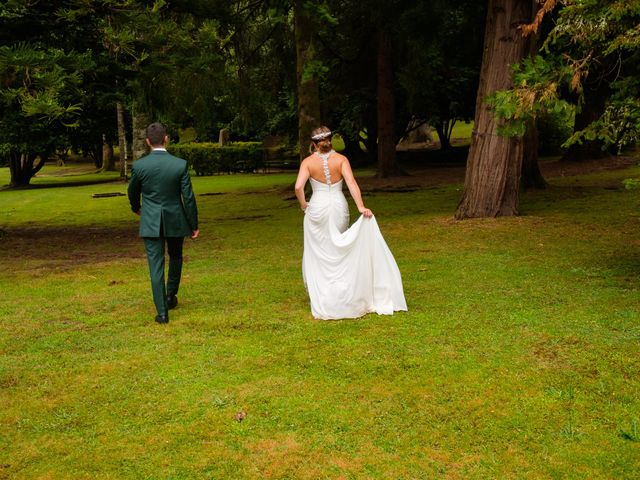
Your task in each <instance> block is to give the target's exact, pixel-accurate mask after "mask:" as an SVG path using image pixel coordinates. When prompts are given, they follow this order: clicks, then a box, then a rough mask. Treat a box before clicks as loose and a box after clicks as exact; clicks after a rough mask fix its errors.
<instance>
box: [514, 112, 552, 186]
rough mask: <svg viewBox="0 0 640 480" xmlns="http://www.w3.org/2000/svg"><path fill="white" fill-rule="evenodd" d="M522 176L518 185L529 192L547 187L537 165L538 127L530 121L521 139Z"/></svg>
mask: <svg viewBox="0 0 640 480" xmlns="http://www.w3.org/2000/svg"><path fill="white" fill-rule="evenodd" d="M523 149H524V151H523V157H522V175H521V177H520V185H521V186H522V187H523V188H526V189H529V190H541V189H543V188H546V187H547V181H546V180H545V179H544V177H543V176H542V172H541V171H540V165H539V164H538V127H536V122H535V121H534V120H531V121H529V122H528V123H527V130H526V132H525V134H524V138H523Z"/></svg>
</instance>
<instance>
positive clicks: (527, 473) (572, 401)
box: [0, 167, 640, 479]
mask: <svg viewBox="0 0 640 480" xmlns="http://www.w3.org/2000/svg"><path fill="white" fill-rule="evenodd" d="M43 174H49V175H51V176H46V175H40V176H38V177H37V178H36V179H35V180H34V186H35V187H37V188H32V189H27V190H3V191H0V201H1V205H2V208H1V209H0V265H1V270H0V288H1V292H2V295H1V296H0V318H1V321H0V406H2V408H0V478H11V479H50V478H51V479H96V478H99V479H140V478H149V479H203V478H210V479H229V478H231V479H244V478H247V479H260V478H291V479H318V478H367V479H368V478H376V479H390V478H393V479H412V478H460V479H463V478H464V479H467V478H472V479H486V478H545V479H546V478H563V479H564V478H576V479H578V478H579V479H585V478H589V479H591V478H616V479H617V478H629V479H630V478H637V474H638V471H639V469H640V353H639V352H640V349H639V347H640V296H639V294H640V276H639V272H640V213H638V212H639V207H640V191H638V190H625V189H624V188H623V186H622V180H623V179H625V178H629V177H633V176H636V177H637V176H640V167H633V168H632V169H628V170H624V171H613V172H604V173H600V174H597V175H595V174H594V175H585V176H581V177H562V178H551V179H549V181H550V183H551V186H550V188H549V189H547V190H545V191H543V192H534V193H526V194H523V197H522V199H521V210H522V212H523V215H522V216H521V217H518V218H500V219H482V220H470V221H464V222H457V221H454V220H453V218H452V216H453V212H454V211H455V208H456V205H457V202H458V200H459V199H460V196H461V185H440V186H435V187H434V186H432V187H425V188H421V189H417V190H413V189H411V190H412V191H408V192H406V191H405V192H402V193H400V192H396V193H389V192H387V193H380V192H367V191H365V193H364V196H365V201H366V203H367V206H369V207H370V208H372V209H373V211H374V212H375V213H376V217H377V220H378V223H379V225H380V228H381V230H382V232H383V234H384V236H385V238H386V240H387V243H388V244H389V247H390V248H391V251H392V252H393V253H394V255H395V257H396V260H397V262H398V265H399V267H400V270H401V272H402V275H403V281H404V288H405V295H406V298H407V303H408V306H409V311H408V312H402V313H398V314H396V315H394V316H377V315H375V314H374V315H368V316H366V317H364V318H362V319H358V320H347V321H329V322H322V321H316V320H314V319H313V318H312V317H311V314H310V311H309V304H308V299H307V296H306V292H305V290H304V286H303V283H302V278H301V271H300V268H301V255H302V217H303V214H302V213H301V212H300V210H299V208H298V207H297V203H296V202H295V200H294V199H293V193H292V191H291V190H292V188H291V187H292V184H293V181H294V178H295V174H294V173H286V174H271V175H222V176H214V177H197V178H194V179H193V183H194V189H195V191H196V193H197V194H198V197H197V198H198V206H199V209H200V217H201V238H200V239H198V240H196V241H187V242H186V245H185V255H186V258H185V259H186V263H185V267H184V273H183V283H182V286H181V290H180V293H179V295H178V297H179V299H180V304H179V306H178V308H177V309H176V310H174V311H172V312H171V317H170V318H171V320H170V323H169V324H168V325H157V324H155V323H154V321H153V317H154V315H155V312H154V308H153V303H152V300H151V293H150V287H149V284H148V273H147V265H146V259H145V256H144V251H143V247H142V242H141V241H140V240H139V239H138V238H137V223H136V222H137V217H136V216H135V215H133V214H132V213H131V212H130V210H129V207H128V203H127V201H126V197H125V196H114V197H107V198H94V197H93V194H95V193H122V194H124V193H125V191H126V186H125V185H124V184H122V183H98V184H86V183H90V182H94V181H98V180H99V179H100V175H103V174H93V173H87V175H86V177H85V180H87V181H86V182H84V181H82V180H81V178H82V177H81V176H78V178H75V177H74V178H70V177H56V176H55V174H56V170H55V169H54V168H53V167H51V168H49V167H48V170H46V171H45V172H43ZM109 175H111V174H109ZM116 177H117V174H114V175H113V176H112V179H115V178H116ZM61 178H64V179H65V181H68V180H72V181H73V182H76V183H79V184H78V185H75V186H66V185H64V184H63V183H61V182H62V180H61ZM7 182H8V172H7V169H6V168H4V169H0V185H4V184H6V183H7ZM407 182H408V183H411V180H410V179H408V180H407ZM239 412H244V414H246V417H245V418H244V420H243V421H238V420H237V419H236V416H237V414H238V413H239Z"/></svg>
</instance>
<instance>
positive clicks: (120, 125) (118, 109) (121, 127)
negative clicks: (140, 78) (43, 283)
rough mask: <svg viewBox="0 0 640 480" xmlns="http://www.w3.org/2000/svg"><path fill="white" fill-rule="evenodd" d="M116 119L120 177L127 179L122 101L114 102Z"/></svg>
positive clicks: (125, 137) (125, 138)
mask: <svg viewBox="0 0 640 480" xmlns="http://www.w3.org/2000/svg"><path fill="white" fill-rule="evenodd" d="M116 116H117V117H116V119H117V123H118V150H119V151H120V178H123V179H125V180H126V179H127V160H128V159H129V156H128V154H127V135H126V134H125V126H124V111H123V108H122V102H120V101H118V102H116Z"/></svg>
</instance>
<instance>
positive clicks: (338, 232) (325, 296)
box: [295, 127, 407, 320]
mask: <svg viewBox="0 0 640 480" xmlns="http://www.w3.org/2000/svg"><path fill="white" fill-rule="evenodd" d="M331 136H332V134H331V131H330V130H329V128H327V127H320V128H316V129H315V130H313V132H311V140H312V143H311V146H310V151H311V152H313V153H311V155H309V156H308V157H307V158H305V159H304V160H303V161H302V163H301V164H300V171H299V172H298V178H297V180H296V186H295V191H296V197H297V198H298V202H300V207H301V208H302V210H303V211H304V212H305V217H304V254H303V257H302V276H303V279H304V283H305V286H306V288H307V292H308V293H309V298H310V300H311V313H312V314H313V316H314V317H315V318H319V319H322V320H330V319H339V318H358V317H361V316H363V315H365V314H367V313H370V312H376V313H378V314H383V315H391V314H393V312H394V311H397V310H407V304H406V302H405V299H404V293H403V290H402V279H401V278H400V271H399V270H398V266H397V264H396V261H395V260H394V258H393V255H392V254H391V251H390V250H389V247H387V244H386V242H385V241H384V238H382V234H381V233H380V229H379V228H378V224H377V223H376V219H375V217H374V216H373V213H372V212H371V210H369V209H368V208H366V207H365V206H364V203H363V202H362V196H361V194H360V188H359V187H358V184H357V183H356V180H355V178H354V177H353V172H352V171H351V166H350V165H349V160H347V158H346V157H345V156H343V155H340V154H339V153H337V152H335V151H334V150H333V149H332V145H331ZM307 181H310V182H311V187H312V190H313V194H312V196H311V199H310V200H309V202H307V200H306V198H305V194H304V187H305V185H306V183H307ZM343 183H346V184H347V188H348V189H349V193H351V197H352V198H353V200H354V201H355V203H356V206H357V207H358V211H359V212H360V213H361V214H362V215H361V216H360V218H358V220H357V221H356V222H355V223H354V224H353V225H351V227H349V207H348V205H347V200H346V198H345V196H344V194H343V193H342V185H343Z"/></svg>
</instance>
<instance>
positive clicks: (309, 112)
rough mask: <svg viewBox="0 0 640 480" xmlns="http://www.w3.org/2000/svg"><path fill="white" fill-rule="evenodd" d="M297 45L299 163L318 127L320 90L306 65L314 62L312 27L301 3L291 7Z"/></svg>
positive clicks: (313, 31)
mask: <svg viewBox="0 0 640 480" xmlns="http://www.w3.org/2000/svg"><path fill="white" fill-rule="evenodd" d="M293 12H294V13H293V15H294V29H295V41H296V79H297V85H298V146H299V148H300V160H301V161H302V159H304V158H305V157H306V156H307V155H308V150H307V149H308V147H309V143H310V137H311V130H313V129H314V128H316V127H319V126H320V87H319V83H318V78H317V77H316V75H315V73H313V72H310V70H309V65H310V63H311V62H312V61H313V60H314V55H315V48H316V47H315V42H314V33H315V26H314V25H313V22H312V21H311V18H310V16H309V13H308V12H307V11H306V10H305V8H304V1H303V0H296V1H295V3H294V7H293Z"/></svg>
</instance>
